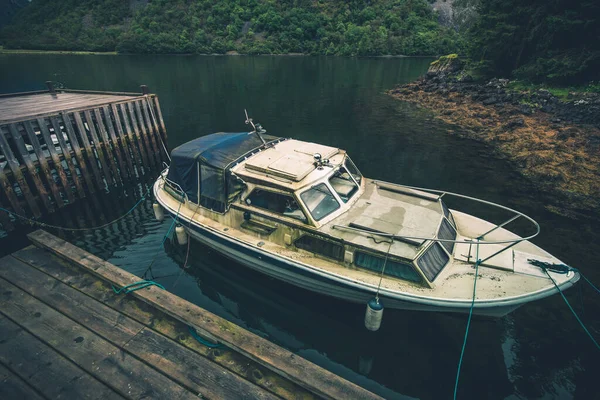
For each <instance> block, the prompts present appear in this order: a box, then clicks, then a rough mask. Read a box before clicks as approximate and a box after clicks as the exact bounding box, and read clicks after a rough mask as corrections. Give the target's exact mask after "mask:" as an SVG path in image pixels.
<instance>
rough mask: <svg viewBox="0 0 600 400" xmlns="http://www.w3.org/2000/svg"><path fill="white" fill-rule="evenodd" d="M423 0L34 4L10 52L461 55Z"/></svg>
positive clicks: (16, 23)
mask: <svg viewBox="0 0 600 400" xmlns="http://www.w3.org/2000/svg"><path fill="white" fill-rule="evenodd" d="M437 21H438V16H437V14H436V13H435V12H434V11H433V10H432V8H431V6H430V5H429V3H428V2H427V1H425V0H372V1H357V0H349V1H348V0H283V1H274V0H220V1H212V0H191V1H190V0H153V1H147V0H129V1H126V0H34V1H33V2H32V4H31V5H30V6H28V7H26V8H25V9H23V10H22V11H21V12H20V13H19V14H18V15H17V16H16V17H15V18H14V20H13V22H12V24H11V25H10V26H8V27H6V28H4V29H3V30H2V32H1V34H0V40H1V41H2V44H3V45H4V46H5V47H6V48H12V49H42V50H89V51H115V50H116V51H118V52H124V53H226V52H228V51H237V52H239V53H245V54H285V53H303V54H326V55H343V56H357V55H358V56H371V55H385V54H392V55H400V54H401V55H438V54H446V53H449V52H457V51H460V50H461V48H462V45H461V44H462V43H461V40H460V36H459V34H458V33H457V32H456V31H455V30H453V29H450V28H446V27H443V26H441V25H439V24H438V22H437Z"/></svg>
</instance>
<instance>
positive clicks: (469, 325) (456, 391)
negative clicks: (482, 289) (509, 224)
mask: <svg viewBox="0 0 600 400" xmlns="http://www.w3.org/2000/svg"><path fill="white" fill-rule="evenodd" d="M475 259H476V260H477V261H476V262H475V281H474V282H473V297H472V299H471V308H470V309H469V318H468V319H467V329H466V330H465V339H464V340H463V345H462V350H461V351H460V359H459V360H458V369H457V371H456V382H455V383H454V400H456V394H457V393H458V381H459V379H460V368H461V367H462V362H463V356H464V355H465V348H466V347H467V337H468V336H469V328H470V327H471V317H472V316H473V308H475V293H476V291H477V275H478V273H479V263H481V260H480V259H479V238H477V247H476V255H475Z"/></svg>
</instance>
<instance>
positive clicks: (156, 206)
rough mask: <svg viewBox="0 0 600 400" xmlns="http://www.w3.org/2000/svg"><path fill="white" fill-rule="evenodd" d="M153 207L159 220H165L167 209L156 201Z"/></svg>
mask: <svg viewBox="0 0 600 400" xmlns="http://www.w3.org/2000/svg"><path fill="white" fill-rule="evenodd" d="M152 208H153V209H154V218H156V220H157V221H158V222H163V220H164V219H165V211H164V210H163V208H162V207H161V206H160V204H158V203H154V204H152Z"/></svg>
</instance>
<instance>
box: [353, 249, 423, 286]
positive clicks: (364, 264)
mask: <svg viewBox="0 0 600 400" xmlns="http://www.w3.org/2000/svg"><path fill="white" fill-rule="evenodd" d="M384 263H385V271H384V275H389V276H394V277H396V278H400V279H404V280H406V281H411V282H421V280H422V279H421V275H419V273H418V272H417V271H415V269H414V267H413V266H412V264H410V263H403V262H401V261H396V260H390V259H388V260H387V263H386V262H385V258H384V257H378V256H374V255H372V254H369V253H365V252H362V251H358V250H357V251H355V252H354V264H356V265H357V266H358V267H361V268H365V269H368V270H371V271H374V272H377V273H381V271H382V270H383V264H384Z"/></svg>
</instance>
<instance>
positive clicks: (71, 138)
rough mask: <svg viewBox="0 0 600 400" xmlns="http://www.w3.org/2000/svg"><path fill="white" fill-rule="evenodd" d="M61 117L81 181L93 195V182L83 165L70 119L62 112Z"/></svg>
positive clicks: (83, 161) (83, 160)
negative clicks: (81, 177)
mask: <svg viewBox="0 0 600 400" xmlns="http://www.w3.org/2000/svg"><path fill="white" fill-rule="evenodd" d="M61 115H62V120H63V124H64V126H65V130H66V131H67V137H68V138H69V142H70V143H71V148H72V149H73V153H75V158H76V159H77V165H78V166H79V170H80V171H81V175H83V179H84V180H85V183H86V185H87V186H88V190H89V191H90V193H94V192H95V191H96V190H95V189H94V182H93V181H92V179H91V178H90V174H89V173H88V170H87V166H86V164H85V159H84V158H83V154H81V147H79V142H78V141H77V135H76V134H75V131H74V129H73V123H72V122H71V117H70V116H69V115H68V114H67V113H64V112H63V113H61Z"/></svg>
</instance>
